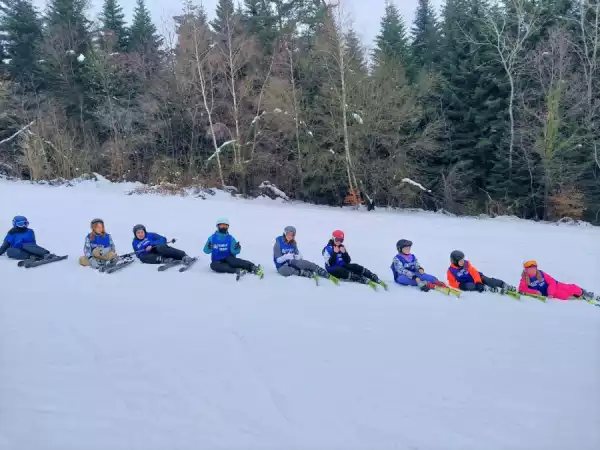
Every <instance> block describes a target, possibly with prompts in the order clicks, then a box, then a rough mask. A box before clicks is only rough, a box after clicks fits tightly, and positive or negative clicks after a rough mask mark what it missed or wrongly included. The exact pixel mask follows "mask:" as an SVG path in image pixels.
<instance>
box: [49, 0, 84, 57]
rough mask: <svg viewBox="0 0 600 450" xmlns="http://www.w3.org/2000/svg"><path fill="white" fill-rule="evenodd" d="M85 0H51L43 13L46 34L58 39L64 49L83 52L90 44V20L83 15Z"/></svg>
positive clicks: (77, 52)
mask: <svg viewBox="0 0 600 450" xmlns="http://www.w3.org/2000/svg"><path fill="white" fill-rule="evenodd" d="M86 7H87V2H86V0H51V1H50V2H49V3H48V7H47V9H46V14H45V16H46V17H45V19H46V20H45V22H46V24H47V28H48V29H47V31H48V33H47V34H48V35H49V36H50V38H51V39H52V40H56V39H59V40H60V41H61V43H62V44H63V46H66V45H68V46H69V47H70V48H67V49H66V50H67V51H68V52H69V53H73V54H77V55H79V54H84V55H85V53H86V52H87V51H88V49H89V48H90V44H91V39H90V25H91V24H90V21H89V20H88V19H87V18H86V16H85V9H86Z"/></svg>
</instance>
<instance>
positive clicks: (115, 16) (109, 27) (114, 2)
mask: <svg viewBox="0 0 600 450" xmlns="http://www.w3.org/2000/svg"><path fill="white" fill-rule="evenodd" d="M100 22H101V23H102V28H103V31H104V32H105V33H106V32H110V33H112V34H113V37H112V42H114V43H113V47H112V48H113V49H114V50H115V51H118V52H124V51H126V50H127V45H128V33H127V29H126V27H125V14H124V13H123V8H122V7H121V5H120V4H119V2H118V0H104V4H103V5H102V12H101V13H100ZM103 40H108V39H103Z"/></svg>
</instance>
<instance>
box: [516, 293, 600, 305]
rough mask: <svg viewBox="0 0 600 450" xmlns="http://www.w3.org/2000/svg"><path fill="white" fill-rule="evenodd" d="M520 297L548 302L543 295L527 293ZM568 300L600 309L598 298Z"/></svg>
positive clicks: (573, 298)
mask: <svg viewBox="0 0 600 450" xmlns="http://www.w3.org/2000/svg"><path fill="white" fill-rule="evenodd" d="M521 294H522V295H525V296H527V297H532V298H535V299H537V300H539V301H540V302H544V303H546V302H548V297H544V296H543V295H540V294H530V293H529V292H521ZM569 300H583V301H585V302H586V303H589V304H590V305H594V306H597V307H598V308H600V299H599V297H596V298H595V299H587V298H580V297H571V298H570V299H569Z"/></svg>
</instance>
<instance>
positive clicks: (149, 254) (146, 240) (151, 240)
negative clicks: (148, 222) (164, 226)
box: [131, 225, 192, 264]
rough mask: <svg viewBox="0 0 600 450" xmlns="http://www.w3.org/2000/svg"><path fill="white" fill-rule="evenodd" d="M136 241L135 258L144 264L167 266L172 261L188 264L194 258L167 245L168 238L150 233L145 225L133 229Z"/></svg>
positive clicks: (133, 244) (134, 245)
mask: <svg viewBox="0 0 600 450" xmlns="http://www.w3.org/2000/svg"><path fill="white" fill-rule="evenodd" d="M133 235H134V239H133V242H132V243H131V245H132V246H133V250H134V251H135V256H137V257H138V258H139V260H140V261H141V262H143V263H144V264H165V263H168V262H170V261H172V260H177V261H182V262H183V263H184V264H188V263H189V262H190V261H191V259H192V258H190V257H189V256H187V254H186V253H185V252H184V251H182V250H178V249H176V248H173V247H169V246H168V245H167V238H166V237H164V236H161V235H160V234H157V233H149V232H148V231H147V230H146V227H145V226H144V225H136V226H135V227H133Z"/></svg>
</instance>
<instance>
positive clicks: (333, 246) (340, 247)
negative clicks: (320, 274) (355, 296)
mask: <svg viewBox="0 0 600 450" xmlns="http://www.w3.org/2000/svg"><path fill="white" fill-rule="evenodd" d="M322 255H323V258H325V269H326V270H327V272H329V273H330V274H331V275H333V276H334V277H336V278H339V279H341V280H347V281H355V282H357V283H361V284H368V285H370V286H371V287H373V288H375V287H376V286H375V285H376V284H379V285H381V286H383V287H384V289H387V284H386V283H385V282H383V281H382V280H380V279H379V277H378V276H377V275H375V274H374V273H373V272H371V271H370V270H369V269H367V268H366V267H363V266H361V265H360V264H356V263H353V262H352V260H351V258H350V254H349V253H348V251H347V250H346V246H345V245H344V232H343V231H342V230H335V231H334V232H333V233H332V236H331V239H330V240H329V242H328V243H327V245H326V246H325V247H324V248H323V251H322Z"/></svg>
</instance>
